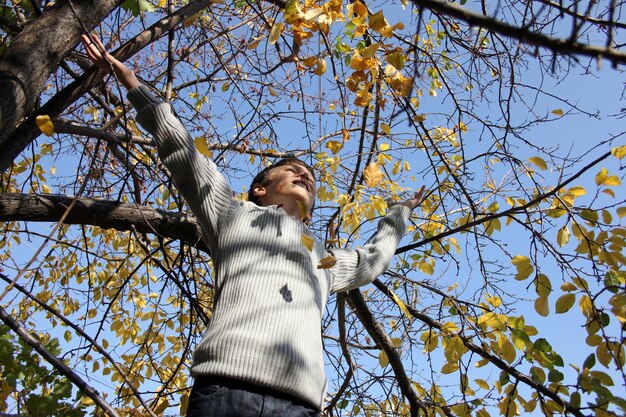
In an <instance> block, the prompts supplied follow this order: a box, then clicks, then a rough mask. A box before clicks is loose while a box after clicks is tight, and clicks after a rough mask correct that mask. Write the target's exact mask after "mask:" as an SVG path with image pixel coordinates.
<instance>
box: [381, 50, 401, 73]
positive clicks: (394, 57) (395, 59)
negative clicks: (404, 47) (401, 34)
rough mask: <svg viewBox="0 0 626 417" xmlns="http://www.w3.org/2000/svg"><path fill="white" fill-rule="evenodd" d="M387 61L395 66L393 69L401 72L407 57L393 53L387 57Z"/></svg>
mask: <svg viewBox="0 0 626 417" xmlns="http://www.w3.org/2000/svg"><path fill="white" fill-rule="evenodd" d="M385 61H387V62H388V63H389V64H391V65H393V67H394V68H395V69H397V70H398V71H401V70H402V68H403V67H404V63H405V62H406V55H404V54H403V53H402V52H397V51H396V52H392V53H390V54H388V55H386V56H385Z"/></svg>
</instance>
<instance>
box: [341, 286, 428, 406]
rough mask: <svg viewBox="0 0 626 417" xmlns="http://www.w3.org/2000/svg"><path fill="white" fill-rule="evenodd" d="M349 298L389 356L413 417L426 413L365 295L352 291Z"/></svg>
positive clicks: (397, 354) (366, 327)
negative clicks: (364, 297) (421, 412)
mask: <svg viewBox="0 0 626 417" xmlns="http://www.w3.org/2000/svg"><path fill="white" fill-rule="evenodd" d="M348 297H349V300H350V302H351V304H352V306H353V307H354V311H355V312H356V315H357V316H358V317H359V320H360V321H361V323H362V324H363V327H365V329H366V330H367V332H368V333H369V334H370V336H372V338H373V339H374V340H375V341H376V342H377V343H378V344H379V345H380V347H381V348H382V349H383V350H384V351H385V353H386V354H387V358H388V359H389V364H390V365H391V367H392V368H393V371H394V374H395V375H396V378H397V381H398V385H399V386H400V391H402V394H403V395H404V397H405V398H406V399H407V400H408V401H409V405H410V407H411V417H416V416H418V415H419V412H420V410H422V411H423V412H424V413H426V404H424V403H423V402H422V400H420V398H419V397H418V396H417V393H416V392H415V390H414V389H413V387H412V384H411V379H410V378H409V377H408V376H407V374H406V370H405V369H404V365H403V364H402V360H401V359H400V354H399V353H398V352H397V351H396V350H395V349H394V347H393V343H392V342H391V339H390V338H389V335H388V334H387V333H386V332H385V330H384V329H383V328H382V326H381V325H380V324H379V323H377V322H376V320H375V319H374V316H373V315H372V312H371V311H370V309H369V307H367V304H366V303H365V300H364V299H363V294H361V292H360V291H359V290H352V291H350V292H349V293H348Z"/></svg>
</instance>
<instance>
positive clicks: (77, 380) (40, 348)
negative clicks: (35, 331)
mask: <svg viewBox="0 0 626 417" xmlns="http://www.w3.org/2000/svg"><path fill="white" fill-rule="evenodd" d="M0 320H2V321H3V322H4V324H6V325H7V326H8V327H9V328H10V329H11V330H13V331H14V332H15V333H16V334H17V335H18V336H19V337H20V338H22V340H23V341H24V342H26V343H28V345H30V346H31V347H32V348H33V349H35V350H36V351H37V353H39V354H40V355H41V356H42V357H43V358H44V359H45V360H47V361H48V362H49V363H50V364H51V365H52V366H53V367H54V368H55V369H56V370H57V371H59V372H60V373H61V374H62V375H64V376H66V377H67V378H68V379H69V380H70V381H72V383H73V384H74V385H76V386H77V387H78V389H79V390H81V391H82V392H84V393H85V395H87V396H88V397H89V398H91V399H92V400H93V402H95V403H96V405H97V406H98V407H100V408H102V409H103V410H104V411H105V412H106V413H107V414H108V415H109V416H111V417H120V415H119V414H118V413H117V411H115V408H113V406H112V405H111V404H109V403H107V402H106V401H105V400H104V398H102V397H101V396H100V394H98V392H97V391H96V390H95V389H93V388H92V387H91V386H90V385H89V384H87V383H86V382H85V381H84V380H83V379H82V378H81V377H80V376H78V375H77V374H76V373H74V371H72V370H71V369H70V368H69V367H68V366H67V365H66V364H64V363H63V361H62V360H61V359H59V358H57V357H56V356H54V355H53V354H52V353H50V351H49V350H48V349H46V347H45V346H44V345H43V343H41V342H40V341H39V340H37V339H35V338H34V337H33V335H31V334H30V333H29V332H28V330H26V329H25V328H24V327H23V326H22V325H21V324H19V323H18V322H17V321H15V319H14V318H13V317H11V316H10V315H9V314H8V313H7V312H6V311H5V310H4V308H2V307H0Z"/></svg>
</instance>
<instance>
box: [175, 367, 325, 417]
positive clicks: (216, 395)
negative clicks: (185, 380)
mask: <svg viewBox="0 0 626 417" xmlns="http://www.w3.org/2000/svg"><path fill="white" fill-rule="evenodd" d="M187 417H319V412H318V411H317V409H315V408H314V407H313V406H312V405H309V404H307V403H306V402H304V401H301V400H298V399H297V398H292V397H290V396H289V395H286V394H282V393H280V392H276V391H273V390H270V389H267V388H264V387H258V386H255V385H251V384H246V383H243V382H241V381H237V380H230V379H224V378H213V377H203V376H200V377H197V378H196V380H195V381H194V384H193V389H192V390H191V394H190V396H189V407H188V408H187Z"/></svg>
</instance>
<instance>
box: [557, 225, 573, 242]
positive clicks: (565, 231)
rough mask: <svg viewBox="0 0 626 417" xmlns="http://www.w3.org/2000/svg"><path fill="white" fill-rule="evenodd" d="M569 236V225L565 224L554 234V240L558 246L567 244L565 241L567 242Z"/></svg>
mask: <svg viewBox="0 0 626 417" xmlns="http://www.w3.org/2000/svg"><path fill="white" fill-rule="evenodd" d="M569 237H570V232H569V227H567V225H565V226H563V227H562V228H561V229H560V230H559V231H558V233H557V234H556V241H557V243H558V244H559V246H561V247H563V246H565V245H567V242H569Z"/></svg>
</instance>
